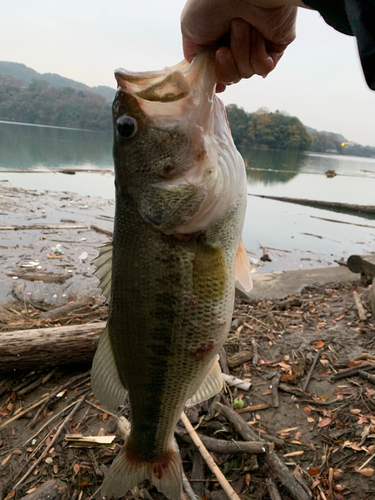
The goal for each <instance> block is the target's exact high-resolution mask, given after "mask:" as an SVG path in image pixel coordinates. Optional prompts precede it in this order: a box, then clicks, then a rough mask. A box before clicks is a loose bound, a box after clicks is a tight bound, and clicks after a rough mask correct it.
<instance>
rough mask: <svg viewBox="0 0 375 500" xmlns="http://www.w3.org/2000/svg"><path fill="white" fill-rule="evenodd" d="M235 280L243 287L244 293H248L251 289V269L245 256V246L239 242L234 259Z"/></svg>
mask: <svg viewBox="0 0 375 500" xmlns="http://www.w3.org/2000/svg"><path fill="white" fill-rule="evenodd" d="M236 280H237V281H238V282H239V283H240V285H242V286H243V288H244V290H245V292H250V290H251V289H252V288H253V280H252V279H251V267H250V262H249V257H248V256H247V253H246V249H245V245H244V244H243V241H242V240H241V242H240V244H239V245H238V250H237V258H236Z"/></svg>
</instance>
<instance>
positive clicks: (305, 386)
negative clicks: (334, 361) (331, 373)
mask: <svg viewBox="0 0 375 500" xmlns="http://www.w3.org/2000/svg"><path fill="white" fill-rule="evenodd" d="M321 352H322V349H318V350H317V352H316V354H315V358H314V361H313V363H312V365H311V367H310V370H309V373H308V374H307V377H306V380H305V382H304V383H303V387H302V389H303V390H304V391H305V392H306V390H307V388H308V386H309V383H310V380H311V377H312V374H313V371H314V370H315V367H316V364H317V362H318V361H319V358H320V354H321Z"/></svg>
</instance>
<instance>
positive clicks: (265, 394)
mask: <svg viewBox="0 0 375 500" xmlns="http://www.w3.org/2000/svg"><path fill="white" fill-rule="evenodd" d="M271 392H272V391H271V389H266V390H265V391H264V392H262V394H263V396H267V394H271Z"/></svg>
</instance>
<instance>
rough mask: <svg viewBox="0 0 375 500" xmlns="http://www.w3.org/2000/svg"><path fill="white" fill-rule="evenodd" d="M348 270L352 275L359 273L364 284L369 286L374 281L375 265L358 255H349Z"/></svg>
mask: <svg viewBox="0 0 375 500" xmlns="http://www.w3.org/2000/svg"><path fill="white" fill-rule="evenodd" d="M347 265H348V268H349V269H350V270H351V272H352V273H361V277H362V279H363V280H364V281H365V282H366V284H368V285H369V284H370V283H372V282H373V280H374V279H375V264H372V262H369V261H368V260H365V259H363V258H362V257H361V256H360V255H351V256H350V257H349V258H348V260H347Z"/></svg>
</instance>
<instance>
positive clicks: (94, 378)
mask: <svg viewBox="0 0 375 500" xmlns="http://www.w3.org/2000/svg"><path fill="white" fill-rule="evenodd" d="M91 387H92V390H93V391H94V394H95V396H96V397H97V398H98V399H99V400H100V402H101V403H102V404H103V405H104V406H105V407H106V408H108V409H109V410H116V409H117V408H118V407H119V406H120V405H122V404H124V402H125V398H126V395H127V393H128V391H127V390H126V389H125V387H124V386H123V384H122V382H121V380H120V377H119V374H118V371H117V367H116V361H115V358H114V355H113V351H112V346H111V341H110V339H109V332H108V326H107V327H106V328H105V330H104V332H103V333H102V336H101V337H100V341H99V345H98V348H97V350H96V353H95V356H94V361H93V363H92V372H91Z"/></svg>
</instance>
